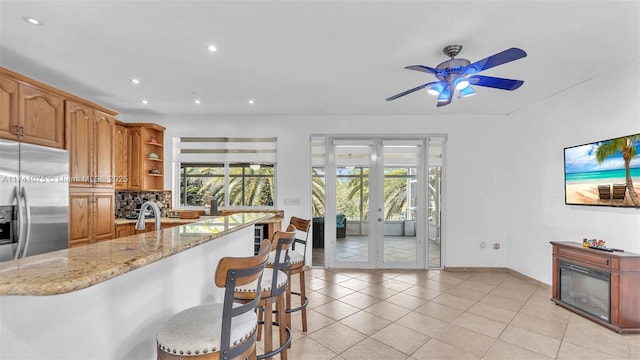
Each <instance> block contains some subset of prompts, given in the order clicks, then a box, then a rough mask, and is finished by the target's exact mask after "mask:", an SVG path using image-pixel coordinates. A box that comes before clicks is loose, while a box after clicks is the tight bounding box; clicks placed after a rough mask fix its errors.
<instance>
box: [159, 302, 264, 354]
mask: <svg viewBox="0 0 640 360" xmlns="http://www.w3.org/2000/svg"><path fill="white" fill-rule="evenodd" d="M257 324H258V317H257V315H256V313H255V312H254V311H248V312H246V313H244V314H242V315H239V316H237V317H235V318H233V319H232V320H231V346H235V345H237V344H239V343H242V342H243V341H245V340H246V339H247V338H249V337H250V336H251V335H252V334H253V333H254V332H255V330H256V329H257ZM221 331H222V304H221V303H220V304H205V305H199V306H194V307H192V308H189V309H186V310H183V311H181V312H179V313H177V314H175V315H173V316H172V317H171V318H169V319H168V320H167V321H165V322H164V323H163V324H162V325H161V326H160V329H159V330H158V333H157V335H156V341H157V342H158V347H159V348H160V349H161V350H162V351H165V352H167V353H170V354H176V355H187V356H189V355H191V356H196V355H202V354H207V353H212V352H217V351H220V337H221Z"/></svg>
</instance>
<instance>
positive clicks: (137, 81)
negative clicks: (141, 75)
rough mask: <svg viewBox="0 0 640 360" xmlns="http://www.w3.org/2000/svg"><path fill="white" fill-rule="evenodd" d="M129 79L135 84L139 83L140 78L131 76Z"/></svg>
mask: <svg viewBox="0 0 640 360" xmlns="http://www.w3.org/2000/svg"><path fill="white" fill-rule="evenodd" d="M130 81H131V82H132V83H133V84H136V85H138V84H140V79H138V78H131V80H130Z"/></svg>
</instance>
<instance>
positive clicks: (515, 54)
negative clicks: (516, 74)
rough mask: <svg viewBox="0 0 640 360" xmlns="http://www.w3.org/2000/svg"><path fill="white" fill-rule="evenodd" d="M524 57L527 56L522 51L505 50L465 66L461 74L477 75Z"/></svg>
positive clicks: (514, 49) (515, 49)
mask: <svg viewBox="0 0 640 360" xmlns="http://www.w3.org/2000/svg"><path fill="white" fill-rule="evenodd" d="M525 56H527V53H526V52H524V50H522V49H518V48H511V49H507V50H505V51H503V52H499V53H497V54H495V55H491V56H489V57H488V58H485V59H482V60H479V61H476V62H474V63H473V64H471V65H467V66H465V68H464V70H463V71H462V73H463V74H475V73H479V72H480V71H483V70H487V69H491V68H492V67H495V66H498V65H502V64H506V63H508V62H511V61H514V60H518V59H521V58H523V57H525Z"/></svg>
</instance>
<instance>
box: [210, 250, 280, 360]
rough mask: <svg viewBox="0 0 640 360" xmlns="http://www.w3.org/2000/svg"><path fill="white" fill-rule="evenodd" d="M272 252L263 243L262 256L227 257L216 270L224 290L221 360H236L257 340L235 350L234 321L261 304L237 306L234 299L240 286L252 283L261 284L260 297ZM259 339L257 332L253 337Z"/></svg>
mask: <svg viewBox="0 0 640 360" xmlns="http://www.w3.org/2000/svg"><path fill="white" fill-rule="evenodd" d="M270 252H271V242H270V241H269V240H263V241H262V243H261V244H260V249H259V250H258V254H257V255H255V256H249V257H225V258H222V259H221V260H220V262H219V263H218V268H217V269H216V275H215V283H216V286H218V287H224V289H225V292H224V304H223V310H222V333H221V336H220V359H233V358H234V357H235V356H237V355H239V354H242V353H244V351H245V350H246V349H247V348H248V347H249V346H252V344H255V339H254V341H246V342H244V343H242V344H240V345H238V346H236V347H235V348H233V349H232V348H231V347H232V345H233V344H231V326H232V322H231V320H232V319H233V318H234V317H236V316H238V315H242V314H244V313H247V312H249V311H255V309H256V307H257V306H258V302H259V301H260V297H259V296H256V298H254V299H252V300H251V301H249V302H247V303H244V304H241V305H240V304H236V303H235V302H234V299H233V295H234V291H235V288H236V286H237V285H245V284H248V283H250V282H252V281H256V280H257V283H258V285H257V286H258V289H257V290H258V291H257V292H256V294H260V282H261V279H262V272H263V270H264V268H265V266H266V265H267V260H268V259H269V253H270ZM253 336H254V337H255V333H254V335H253Z"/></svg>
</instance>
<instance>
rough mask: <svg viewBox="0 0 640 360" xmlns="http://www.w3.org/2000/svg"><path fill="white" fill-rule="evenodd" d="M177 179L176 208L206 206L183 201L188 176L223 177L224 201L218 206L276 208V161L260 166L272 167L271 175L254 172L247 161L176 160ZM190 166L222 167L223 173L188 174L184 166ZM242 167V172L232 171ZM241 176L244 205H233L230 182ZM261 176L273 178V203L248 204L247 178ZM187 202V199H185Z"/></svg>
mask: <svg viewBox="0 0 640 360" xmlns="http://www.w3.org/2000/svg"><path fill="white" fill-rule="evenodd" d="M175 164H176V165H175V173H176V175H175V178H174V179H175V181H174V185H173V188H174V192H175V194H176V195H174V196H173V202H174V208H176V209H200V208H202V207H204V204H202V205H194V204H185V203H183V201H185V196H187V193H186V188H183V180H184V179H187V178H199V177H206V178H212V177H219V178H223V181H224V185H223V186H224V196H223V199H224V202H223V203H222V204H219V205H218V207H219V208H220V207H224V208H225V209H230V210H273V209H276V206H277V205H276V189H277V186H276V181H277V175H276V171H277V167H276V164H275V163H261V164H260V167H261V168H262V167H269V168H272V172H271V174H270V175H267V174H256V173H253V172H254V170H252V169H250V166H251V165H252V164H253V163H247V162H230V161H227V162H211V163H202V162H197V163H194V162H187V161H184V162H179V161H176V162H175ZM188 167H191V168H197V167H210V168H217V169H222V170H223V171H222V172H223V174H195V175H193V176H186V173H183V171H182V170H183V168H184V169H186V168H188ZM238 168H240V169H242V170H241V174H234V173H232V169H238ZM237 177H240V178H241V182H242V186H241V189H242V190H241V191H242V195H241V199H242V205H231V204H230V196H229V195H230V192H229V189H230V187H229V184H230V183H231V181H233V179H234V178H237ZM260 178H271V183H272V184H273V185H272V186H271V198H272V202H271V205H260V206H251V205H246V204H245V201H246V194H245V192H244V190H245V187H244V184H245V183H246V182H247V179H260ZM185 202H186V201H185Z"/></svg>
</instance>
